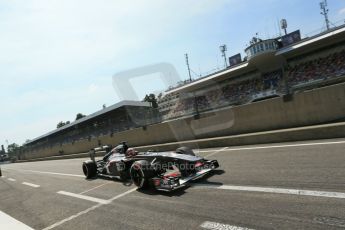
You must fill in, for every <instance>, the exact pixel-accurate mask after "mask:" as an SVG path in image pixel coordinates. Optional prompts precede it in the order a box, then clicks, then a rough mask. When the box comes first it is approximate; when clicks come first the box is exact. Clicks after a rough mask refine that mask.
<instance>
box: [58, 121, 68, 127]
mask: <svg viewBox="0 0 345 230" xmlns="http://www.w3.org/2000/svg"><path fill="white" fill-rule="evenodd" d="M64 125H66V123H65V122H63V121H60V122H59V123H58V124H57V125H56V128H61V127H62V126H64Z"/></svg>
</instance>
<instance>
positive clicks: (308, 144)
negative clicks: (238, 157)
mask: <svg viewBox="0 0 345 230" xmlns="http://www.w3.org/2000/svg"><path fill="white" fill-rule="evenodd" d="M336 144H345V141H331V142H314V143H302V144H287V145H271V146H256V147H240V148H230V147H227V149H219V150H217V152H224V151H241V150H257V149H273V148H291V147H303V146H314V145H315V146H316V145H336ZM199 152H201V153H203V152H210V150H202V151H199ZM211 154H212V155H214V154H213V153H211Z"/></svg>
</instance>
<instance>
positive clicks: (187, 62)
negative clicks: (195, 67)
mask: <svg viewBox="0 0 345 230" xmlns="http://www.w3.org/2000/svg"><path fill="white" fill-rule="evenodd" d="M185 57H186V64H187V68H188V74H189V82H192V75H191V74H190V67H189V61H188V54H185Z"/></svg>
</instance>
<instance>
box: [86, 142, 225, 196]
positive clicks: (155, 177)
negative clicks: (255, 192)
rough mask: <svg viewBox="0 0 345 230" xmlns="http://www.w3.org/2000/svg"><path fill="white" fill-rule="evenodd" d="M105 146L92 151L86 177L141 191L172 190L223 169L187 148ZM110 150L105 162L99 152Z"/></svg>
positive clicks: (215, 161) (214, 161)
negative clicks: (139, 149) (161, 149)
mask: <svg viewBox="0 0 345 230" xmlns="http://www.w3.org/2000/svg"><path fill="white" fill-rule="evenodd" d="M109 150H110V147H108V146H103V147H99V148H95V149H92V150H91V151H90V158H91V160H88V161H85V162H83V166H82V169H83V172H84V174H85V176H86V178H93V177H97V176H99V177H107V178H111V179H120V180H123V181H128V180H131V181H132V182H133V183H134V184H135V185H136V186H137V187H138V188H147V187H149V186H152V187H153V188H155V189H157V190H161V191H172V190H175V189H178V188H181V187H183V186H185V185H186V183H187V182H188V181H191V180H195V179H198V178H200V177H202V176H204V175H206V174H208V173H209V172H211V171H212V170H214V169H216V168H218V167H219V164H218V161H217V160H206V159H204V158H202V157H198V156H195V154H194V152H193V150H191V149H189V148H187V147H181V148H178V149H177V150H176V151H175V152H154V151H148V152H142V153H139V152H137V151H135V150H134V149H132V148H128V146H127V144H126V142H122V143H121V144H120V145H118V146H117V147H115V148H114V149H112V150H111V151H109ZM101 151H103V152H107V151H109V152H108V153H107V154H106V155H105V156H104V157H103V159H101V160H95V155H96V153H99V152H101Z"/></svg>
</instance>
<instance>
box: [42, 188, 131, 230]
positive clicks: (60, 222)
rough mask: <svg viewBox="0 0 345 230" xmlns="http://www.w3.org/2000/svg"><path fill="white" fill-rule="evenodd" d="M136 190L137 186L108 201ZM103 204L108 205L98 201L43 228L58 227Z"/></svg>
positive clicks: (109, 201)
mask: <svg viewBox="0 0 345 230" xmlns="http://www.w3.org/2000/svg"><path fill="white" fill-rule="evenodd" d="M136 190H137V188H132V189H130V190H128V191H126V192H124V193H121V194H119V195H117V196H114V197H113V198H111V199H109V200H107V201H108V203H107V204H110V203H111V202H113V201H114V200H117V199H119V198H121V197H124V196H126V195H128V194H130V193H132V192H134V191H136ZM103 205H106V204H102V203H98V204H96V205H94V206H92V207H91V208H88V209H85V210H84V211H81V212H79V213H77V214H75V215H72V216H70V217H68V218H66V219H63V220H60V221H59V222H56V223H55V224H52V225H50V226H48V227H46V228H44V229H43V230H50V229H53V228H56V227H58V226H60V225H62V224H64V223H66V222H68V221H71V220H73V219H75V218H77V217H79V216H81V215H84V214H86V213H89V212H90V211H93V210H95V209H97V208H99V207H101V206H103Z"/></svg>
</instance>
